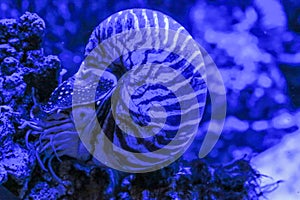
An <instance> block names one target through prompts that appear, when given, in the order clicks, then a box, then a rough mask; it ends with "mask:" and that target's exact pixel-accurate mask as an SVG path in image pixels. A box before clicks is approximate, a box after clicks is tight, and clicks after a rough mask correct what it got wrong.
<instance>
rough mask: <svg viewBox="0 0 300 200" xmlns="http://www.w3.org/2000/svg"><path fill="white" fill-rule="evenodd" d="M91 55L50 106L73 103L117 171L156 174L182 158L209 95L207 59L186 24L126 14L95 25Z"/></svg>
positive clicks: (100, 153) (88, 139)
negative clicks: (153, 172)
mask: <svg viewBox="0 0 300 200" xmlns="http://www.w3.org/2000/svg"><path fill="white" fill-rule="evenodd" d="M85 56H86V58H85V60H84V62H83V63H82V64H81V66H80V69H79V71H78V72H77V73H76V74H75V75H74V77H72V78H70V79H69V80H68V81H66V82H65V83H63V84H62V85H61V86H60V89H58V90H57V91H55V92H54V93H53V94H54V95H53V96H55V94H57V96H56V97H55V98H57V97H58V96H59V93H60V94H61V93H63V94H64V98H61V100H56V101H55V102H54V100H53V101H51V100H50V104H51V105H49V106H48V110H49V111H50V110H54V109H58V108H59V109H62V108H68V107H72V115H73V120H74V123H75V126H76V129H77V131H78V133H79V136H80V139H81V141H82V142H83V144H84V145H85V147H86V148H87V150H88V151H89V152H90V153H91V154H92V155H93V156H94V158H95V160H98V161H100V162H101V163H103V164H105V165H107V166H109V167H112V168H115V169H117V170H121V171H126V172H148V171H154V170H157V169H159V168H162V167H164V166H166V165H168V164H170V163H172V162H173V161H175V160H176V159H177V158H179V157H180V156H181V155H182V154H183V153H184V151H185V150H186V149H187V148H188V147H189V145H190V144H191V142H192V140H193V138H194V137H195V135H196V134H197V132H198V126H199V123H200V120H201V118H202V114H203V110H204V106H205V101H206V93H207V86H206V82H205V69H204V62H203V57H202V55H201V52H200V50H199V47H198V44H197V43H196V42H195V41H194V40H193V38H192V37H191V36H190V34H189V33H188V32H187V31H186V30H185V29H184V28H183V26H181V25H180V24H179V23H177V22H176V21H175V20H173V19H172V18H170V17H168V16H167V15H165V14H163V13H161V12H158V11H154V10H148V9H130V10H124V11H120V12H118V13H116V14H113V15H111V16H110V17H108V18H107V19H106V20H104V21H103V22H102V23H100V25H99V26H97V27H96V28H95V29H94V31H93V32H92V35H91V37H90V39H89V42H88V44H87V46H86V50H85ZM62 88H63V89H64V90H65V91H66V90H67V91H68V94H66V92H64V91H63V90H62ZM53 98H54V97H53ZM54 104H55V106H53V105H54Z"/></svg>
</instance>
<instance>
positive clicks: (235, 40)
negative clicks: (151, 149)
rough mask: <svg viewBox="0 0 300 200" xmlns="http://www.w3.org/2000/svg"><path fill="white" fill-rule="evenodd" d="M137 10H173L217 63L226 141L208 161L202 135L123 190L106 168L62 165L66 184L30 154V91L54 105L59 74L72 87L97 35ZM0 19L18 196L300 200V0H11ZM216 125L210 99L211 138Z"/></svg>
mask: <svg viewBox="0 0 300 200" xmlns="http://www.w3.org/2000/svg"><path fill="white" fill-rule="evenodd" d="M128 8H149V9H154V10H158V11H161V12H163V13H165V14H167V15H169V16H170V17H172V18H173V19H175V20H176V21H178V22H179V23H180V24H181V25H183V26H184V27H185V28H186V29H187V31H188V32H189V33H190V34H191V35H192V36H193V38H194V39H195V40H196V41H197V42H198V43H199V44H200V45H202V46H203V47H204V48H205V49H206V51H207V52H208V53H209V55H210V56H211V57H212V58H213V60H214V62H215V63H216V65H217V66H218V69H219V71H220V73H221V75H222V78H223V81H224V84H225V88H226V92H227V93H226V95H227V115H226V121H225V125H224V128H223V131H222V135H221V137H220V139H219V140H218V143H217V144H216V146H215V147H214V149H213V150H212V151H211V152H210V153H209V154H208V155H207V157H205V158H204V159H203V160H200V159H199V158H198V152H199V147H200V146H201V142H202V141H203V138H204V136H205V135H203V134H199V135H198V136H197V137H196V139H195V140H194V142H193V143H192V145H191V147H190V148H189V150H188V151H187V152H186V153H185V154H184V155H183V158H182V159H180V160H179V161H178V162H175V163H174V164H172V165H170V166H169V167H166V168H164V169H162V170H159V171H157V172H154V173H152V174H144V175H143V174H137V175H132V174H126V175H122V180H120V182H118V183H117V185H118V186H112V183H111V179H110V175H109V172H107V171H106V170H104V169H101V168H93V169H86V168H84V169H83V168H82V167H81V166H79V165H76V163H75V164H74V163H73V161H72V160H71V159H68V158H65V159H64V160H63V161H62V162H59V161H57V160H56V161H53V166H54V169H55V171H56V173H57V174H58V176H60V177H61V178H63V179H64V180H68V181H70V182H72V183H73V185H72V186H71V187H70V188H66V187H65V186H63V185H61V184H58V183H57V182H56V181H55V180H52V178H51V177H50V175H49V173H45V172H43V171H42V170H41V169H39V166H38V164H37V160H36V159H37V158H36V156H35V152H34V150H32V149H28V148H27V147H26V144H25V134H26V130H22V129H20V128H18V127H20V126H21V124H22V122H23V120H28V119H29V118H30V115H31V113H30V111H31V108H32V106H34V105H35V102H34V100H33V98H32V95H34V94H33V93H32V90H31V88H35V89H36V90H35V92H36V93H37V95H38V96H39V101H40V102H47V100H48V98H49V97H50V95H51V93H52V91H53V90H54V89H55V88H56V87H57V86H58V83H59V81H60V80H58V73H59V72H61V71H63V72H65V73H63V74H64V75H63V76H62V77H61V78H62V79H63V80H66V79H67V78H69V77H70V76H72V75H74V74H75V73H76V72H77V70H78V69H79V66H80V64H81V62H82V61H83V59H84V52H85V45H86V44H87V42H88V39H89V37H90V35H91V32H92V31H93V29H94V28H95V27H96V26H97V25H98V24H99V23H100V22H101V21H103V20H104V19H105V18H107V17H108V16H110V15H111V14H113V13H115V12H118V11H120V10H124V9H128ZM34 13H36V14H34ZM0 18H1V19H3V20H1V21H0V66H1V69H0V70H1V71H0V105H1V106H0V115H1V117H0V118H1V119H0V120H1V121H0V133H1V136H0V140H1V153H0V183H1V184H2V185H3V186H5V187H6V188H7V189H8V190H10V191H11V192H12V193H13V194H14V195H16V196H19V197H20V198H21V199H110V198H116V199H260V198H263V197H267V198H269V199H283V198H286V199H300V181H299V180H300V173H299V172H298V171H299V170H298V169H299V166H300V157H299V156H298V155H297V154H298V153H299V152H300V146H299V145H298V138H299V139H300V130H299V128H300V110H299V107H300V92H299V90H300V51H299V49H300V1H297V0H282V1H279V0H245V1H237V0H228V1H224V0H194V1H184V0H178V1H170V0H166V1H146V0H136V1H133V0H129V1H113V0H110V1H105V0H101V1H95V0H94V1H92V0H87V1H83V0H76V1H71V0H70V1H69V0H60V1H38V0H32V1H27V0H23V1H7V0H2V1H1V2H0ZM7 19H11V20H7ZM63 69H64V70H63ZM209 119H210V101H209V98H208V100H207V105H206V110H205V112H204V117H203V119H202V121H201V125H200V129H201V132H205V131H206V130H207V127H208V124H209ZM234 161H236V162H234ZM248 161H250V163H249V162H248ZM224 166H226V167H224ZM252 167H253V169H252ZM256 170H257V171H256ZM261 174H264V175H266V176H267V177H264V176H262V175H261ZM277 183H278V184H277ZM110 187H117V188H118V190H117V192H115V193H113V194H112V193H111V191H110V190H109V189H107V188H110ZM153 188H154V189H153ZM3 195H4V194H3ZM1 198H2V199H5V198H4V196H2V197H1V196H0V199H1Z"/></svg>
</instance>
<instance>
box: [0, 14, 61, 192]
mask: <svg viewBox="0 0 300 200" xmlns="http://www.w3.org/2000/svg"><path fill="white" fill-rule="evenodd" d="M44 29H45V24H44V21H43V20H42V19H41V18H40V17H39V16H38V15H37V14H32V13H29V12H26V13H25V14H24V15H22V16H21V17H20V18H19V19H17V20H15V19H2V20H0V32H1V33H0V35H1V37H0V90H1V93H0V110H1V112H0V141H1V146H0V152H1V154H0V166H1V167H0V168H1V170H0V171H1V178H0V179H1V183H2V184H4V185H5V186H7V187H9V188H11V189H12V192H14V193H15V194H18V195H19V196H20V197H22V196H24V195H25V193H26V192H27V190H28V188H27V186H28V183H29V182H30V179H31V175H32V172H33V170H34V167H35V162H36V158H35V155H34V152H33V151H32V150H31V149H27V148H26V147H25V146H24V139H23V138H24V130H21V129H18V128H17V127H18V126H21V125H22V123H23V122H24V120H26V119H29V118H30V113H31V110H32V106H33V105H34V104H36V103H37V100H38V101H40V102H43V101H45V100H46V99H48V98H49V96H50V94H51V92H52V90H53V89H54V88H55V87H56V86H57V81H56V79H57V72H58V70H59V69H60V61H59V59H58V58H57V57H56V56H45V55H44V54H43V53H41V52H43V49H42V48H41V44H42V39H43V36H44ZM32 52H35V53H32ZM37 81H39V82H37ZM41 84H43V85H41ZM33 91H35V93H33Z"/></svg>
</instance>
